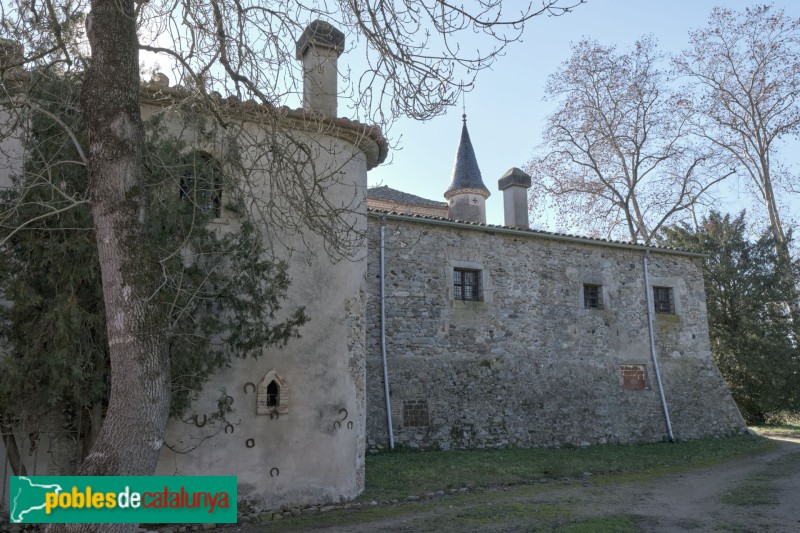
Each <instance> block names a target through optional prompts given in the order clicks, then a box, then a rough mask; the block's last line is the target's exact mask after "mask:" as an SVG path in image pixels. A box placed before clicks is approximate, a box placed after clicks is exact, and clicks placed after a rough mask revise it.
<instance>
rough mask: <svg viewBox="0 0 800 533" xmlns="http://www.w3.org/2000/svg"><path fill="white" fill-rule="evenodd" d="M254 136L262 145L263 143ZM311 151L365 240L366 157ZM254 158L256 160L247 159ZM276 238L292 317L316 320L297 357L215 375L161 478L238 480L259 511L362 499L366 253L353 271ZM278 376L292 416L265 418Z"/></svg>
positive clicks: (328, 142)
mask: <svg viewBox="0 0 800 533" xmlns="http://www.w3.org/2000/svg"><path fill="white" fill-rule="evenodd" d="M252 133H253V136H254V138H257V136H258V132H257V131H256V130H253V132H252ZM295 135H296V136H297V135H300V134H299V133H296V134H295ZM307 141H308V146H311V147H313V148H312V149H313V150H315V151H316V153H315V163H316V165H317V168H318V169H326V168H329V169H335V170H336V175H337V176H340V178H339V179H338V181H337V182H335V183H330V184H329V187H328V189H327V190H326V195H327V198H328V199H329V200H330V202H331V203H332V204H333V205H335V206H337V207H346V208H348V209H350V210H351V213H350V218H351V221H352V224H353V227H354V229H355V231H356V232H361V233H363V232H364V231H365V229H366V216H365V213H366V181H367V180H366V172H367V167H366V160H365V158H364V156H363V154H361V153H360V152H358V151H357V150H355V149H354V148H353V147H352V146H351V145H349V144H347V143H345V142H341V141H337V140H334V139H331V138H329V137H325V136H322V135H316V136H309V137H308V139H307ZM243 157H245V158H247V157H249V154H248V152H245V154H244V156H243ZM251 178H254V179H255V181H254V183H253V187H252V190H253V191H256V192H255V194H256V195H260V197H259V198H258V199H259V200H260V201H267V200H269V198H268V192H267V191H269V190H270V187H269V184H268V182H267V181H266V180H267V179H268V178H267V177H266V176H255V177H251ZM253 203H254V204H258V202H253ZM223 204H224V197H223ZM223 219H224V220H225V221H226V222H227V224H222V226H221V227H222V228H223V230H229V231H235V227H236V221H235V216H233V215H229V216H227V217H223ZM276 231H278V230H277V229H276V228H274V227H273V228H270V231H269V232H268V234H269V236H270V237H271V240H270V243H269V245H270V246H272V247H273V249H275V250H276V252H277V253H278V255H279V256H281V257H284V258H286V259H287V260H288V262H289V265H290V270H289V272H290V277H291V285H290V288H289V296H288V300H287V301H286V302H285V303H284V305H283V309H285V310H286V311H287V312H290V311H292V310H294V309H295V308H296V307H298V306H305V308H306V313H307V314H308V315H309V317H310V319H311V320H310V322H309V323H308V324H306V325H305V326H303V327H302V328H301V335H302V337H301V338H300V339H292V340H290V341H289V344H288V346H287V347H286V348H284V349H277V348H276V349H269V350H265V351H264V353H263V355H262V356H261V357H260V358H258V359H257V360H235V361H234V362H233V364H232V366H231V368H229V369H227V370H226V371H224V372H220V373H218V374H216V375H214V376H213V377H212V379H211V380H210V381H209V382H208V383H207V384H206V387H205V389H204V391H203V392H202V393H201V395H200V397H199V398H198V399H197V400H196V401H195V402H194V403H193V405H192V407H191V409H190V411H189V412H188V413H187V414H186V416H185V417H184V420H183V421H174V420H173V421H172V422H171V423H170V425H169V427H168V432H167V444H168V448H167V447H165V449H164V451H163V453H162V455H161V458H160V461H159V466H158V470H157V472H158V473H159V474H163V475H170V474H176V475H177V474H183V475H201V474H202V475H235V476H237V477H238V491H239V492H238V495H239V497H240V498H241V499H243V500H245V501H249V502H252V504H253V505H254V506H255V507H256V508H275V507H279V506H281V505H302V504H312V503H323V502H331V501H341V500H345V499H351V498H354V497H355V496H357V495H358V494H359V493H360V492H361V491H363V488H364V450H365V424H366V381H365V380H366V377H365V331H366V330H365V306H366V292H365V282H364V279H365V272H366V261H365V257H364V255H365V247H364V246H362V247H361V248H360V250H361V252H360V253H359V255H357V256H356V257H354V258H352V259H351V260H347V259H345V260H341V261H338V262H334V261H332V260H331V258H330V257H329V255H328V254H327V253H326V252H325V250H324V246H323V243H322V241H321V239H320V238H319V237H317V236H315V235H311V234H309V233H307V232H306V233H305V234H304V235H303V236H302V238H303V239H305V240H306V242H307V243H308V244H309V247H310V249H311V250H313V252H314V253H311V252H309V251H307V250H306V248H305V247H304V246H303V244H302V242H303V241H301V236H300V235H299V234H287V233H283V234H280V233H276ZM354 234H355V233H354ZM272 371H274V374H277V375H278V376H279V377H280V379H281V380H282V383H283V385H282V387H281V391H280V395H281V399H280V404H281V409H280V410H278V413H273V414H271V415H270V414H259V412H258V411H259V410H258V408H257V401H258V391H257V388H258V385H259V382H261V381H262V380H263V379H264V377H265V376H266V375H267V374H268V373H269V372H272ZM274 374H273V375H274ZM267 381H269V380H267ZM221 391H224V392H221ZM222 395H228V396H230V397H231V398H232V400H233V404H232V407H233V409H234V413H233V414H231V415H228V416H227V417H226V419H225V420H214V421H212V420H211V419H209V418H208V416H207V415H208V414H210V413H213V412H214V411H215V410H216V407H217V401H218V400H219V398H220V397H221V396H222ZM284 411H285V412H284ZM262 412H263V409H262ZM195 415H197V418H195ZM204 415H206V416H204Z"/></svg>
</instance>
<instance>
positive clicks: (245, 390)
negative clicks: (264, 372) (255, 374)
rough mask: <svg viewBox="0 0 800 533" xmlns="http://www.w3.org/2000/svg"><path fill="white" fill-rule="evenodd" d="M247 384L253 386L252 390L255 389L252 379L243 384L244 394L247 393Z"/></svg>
mask: <svg viewBox="0 0 800 533" xmlns="http://www.w3.org/2000/svg"><path fill="white" fill-rule="evenodd" d="M248 386H250V387H253V392H255V391H256V384H255V383H253V382H252V381H248V382H247V383H245V384H244V393H245V394H247V387H248Z"/></svg>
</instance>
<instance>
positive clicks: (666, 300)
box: [652, 285, 675, 315]
mask: <svg viewBox="0 0 800 533" xmlns="http://www.w3.org/2000/svg"><path fill="white" fill-rule="evenodd" d="M652 289H653V311H654V312H656V313H658V314H662V315H674V314H675V291H674V290H673V288H672V287H659V286H656V285H654V286H653V287H652Z"/></svg>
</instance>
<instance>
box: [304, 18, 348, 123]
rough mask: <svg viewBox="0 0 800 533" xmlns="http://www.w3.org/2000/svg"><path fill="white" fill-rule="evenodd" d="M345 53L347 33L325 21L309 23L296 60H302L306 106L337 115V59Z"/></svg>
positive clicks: (313, 110)
mask: <svg viewBox="0 0 800 533" xmlns="http://www.w3.org/2000/svg"><path fill="white" fill-rule="evenodd" d="M342 52H344V33H342V32H340V31H339V30H337V29H336V28H334V27H333V26H332V25H330V24H329V23H327V22H324V21H322V20H315V21H314V22H312V23H311V24H309V25H308V27H307V28H306V30H305V31H304V32H303V35H301V36H300V39H299V40H298V41H297V59H299V60H300V61H302V62H303V109H305V110H306V111H310V112H313V113H318V114H320V115H325V116H328V117H335V116H336V100H337V97H338V93H337V89H336V82H337V78H338V74H339V73H338V70H337V68H336V62H337V60H338V59H339V56H340V55H341V54H342Z"/></svg>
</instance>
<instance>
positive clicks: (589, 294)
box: [583, 283, 603, 309]
mask: <svg viewBox="0 0 800 533" xmlns="http://www.w3.org/2000/svg"><path fill="white" fill-rule="evenodd" d="M583 306H584V307H585V308H586V309H602V308H603V286H602V285H588V284H585V283H584V285H583Z"/></svg>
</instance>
